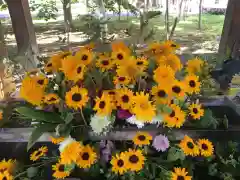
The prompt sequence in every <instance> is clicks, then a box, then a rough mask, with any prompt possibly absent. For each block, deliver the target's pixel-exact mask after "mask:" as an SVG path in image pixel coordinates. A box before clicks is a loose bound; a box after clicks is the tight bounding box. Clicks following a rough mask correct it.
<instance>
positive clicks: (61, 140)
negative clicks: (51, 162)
mask: <svg viewBox="0 0 240 180" xmlns="http://www.w3.org/2000/svg"><path fill="white" fill-rule="evenodd" d="M50 139H51V142H52V143H53V144H59V143H61V142H63V141H64V139H65V138H64V137H53V136H51V137H50Z"/></svg>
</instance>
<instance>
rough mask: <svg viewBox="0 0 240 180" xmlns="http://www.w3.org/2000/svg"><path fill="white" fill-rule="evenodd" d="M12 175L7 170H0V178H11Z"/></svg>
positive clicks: (11, 179)
mask: <svg viewBox="0 0 240 180" xmlns="http://www.w3.org/2000/svg"><path fill="white" fill-rule="evenodd" d="M13 179H14V177H13V176H12V175H11V174H10V173H9V172H8V171H4V172H0V180H13Z"/></svg>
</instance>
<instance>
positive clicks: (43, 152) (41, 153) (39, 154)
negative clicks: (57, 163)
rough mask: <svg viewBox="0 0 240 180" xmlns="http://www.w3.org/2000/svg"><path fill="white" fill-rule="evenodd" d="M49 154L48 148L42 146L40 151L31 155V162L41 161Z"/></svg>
mask: <svg viewBox="0 0 240 180" xmlns="http://www.w3.org/2000/svg"><path fill="white" fill-rule="evenodd" d="M47 152H48V148H47V146H42V147H40V148H39V149H38V150H36V151H34V152H33V153H32V154H31V155H30V160H32V161H37V160H39V159H40V158H41V157H42V156H45V155H46V154H47Z"/></svg>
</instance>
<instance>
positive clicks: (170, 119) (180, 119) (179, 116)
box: [163, 104, 185, 128]
mask: <svg viewBox="0 0 240 180" xmlns="http://www.w3.org/2000/svg"><path fill="white" fill-rule="evenodd" d="M170 108H171V110H172V111H171V113H169V114H164V116H163V117H164V118H163V122H164V124H165V125H166V126H167V127H170V128H173V127H176V128H180V127H181V126H182V125H183V124H184V122H185V112H184V111H182V110H181V108H180V107H179V106H177V105H175V104H171V105H170Z"/></svg>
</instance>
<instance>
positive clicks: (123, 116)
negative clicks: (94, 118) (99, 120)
mask: <svg viewBox="0 0 240 180" xmlns="http://www.w3.org/2000/svg"><path fill="white" fill-rule="evenodd" d="M131 116H132V114H131V113H130V112H129V111H128V110H123V109H119V110H118V111H117V117H118V118H119V119H127V118H130V117H131Z"/></svg>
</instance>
